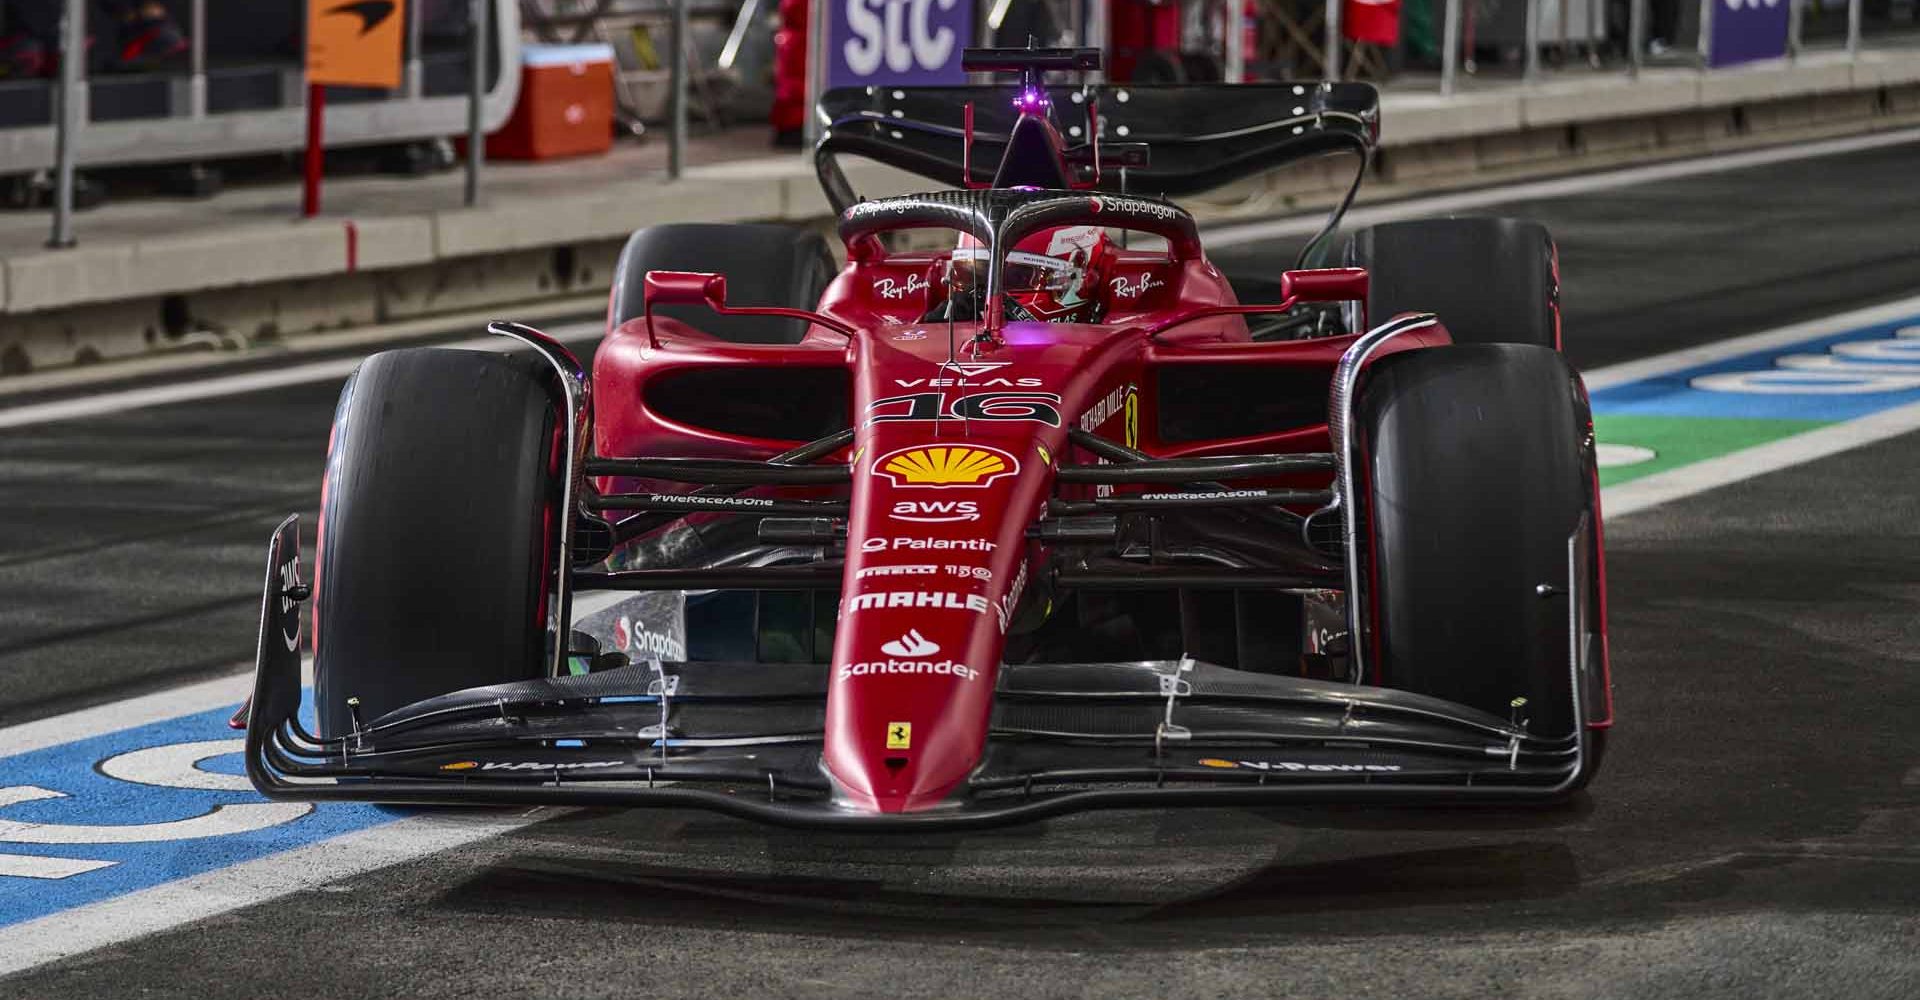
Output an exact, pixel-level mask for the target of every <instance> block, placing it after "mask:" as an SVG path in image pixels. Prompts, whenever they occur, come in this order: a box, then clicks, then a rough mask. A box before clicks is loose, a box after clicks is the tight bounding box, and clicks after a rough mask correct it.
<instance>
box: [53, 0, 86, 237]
mask: <svg viewBox="0 0 1920 1000" xmlns="http://www.w3.org/2000/svg"><path fill="white" fill-rule="evenodd" d="M87 2H88V0H67V2H66V4H65V5H64V6H65V10H64V11H63V12H62V13H61V15H60V91H59V95H58V98H57V100H58V101H59V107H58V111H59V116H58V117H56V118H55V119H54V123H53V127H54V133H53V144H54V153H53V160H54V167H53V173H54V179H53V235H52V236H51V237H49V238H48V240H47V246H50V247H56V248H57V247H70V246H72V245H73V185H74V180H75V178H74V173H73V161H74V155H75V151H74V142H75V141H76V140H78V139H79V134H78V133H79V131H80V128H81V125H82V113H83V112H84V111H85V110H86V96H85V95H84V94H83V93H81V87H82V84H81V82H80V70H81V67H83V66H85V65H86V62H87Z"/></svg>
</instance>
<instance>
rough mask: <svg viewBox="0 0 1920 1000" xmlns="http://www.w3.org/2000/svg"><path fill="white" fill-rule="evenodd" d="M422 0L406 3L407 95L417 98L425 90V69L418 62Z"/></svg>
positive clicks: (424, 92) (423, 3)
mask: <svg viewBox="0 0 1920 1000" xmlns="http://www.w3.org/2000/svg"><path fill="white" fill-rule="evenodd" d="M424 6H426V3H425V2H424V0H413V2H412V3H409V4H407V96H408V97H411V98H414V99H415V100H418V99H419V98H420V97H422V96H424V95H425V94H426V92H427V78H426V69H425V67H423V66H422V65H421V63H420V8H422V7H424Z"/></svg>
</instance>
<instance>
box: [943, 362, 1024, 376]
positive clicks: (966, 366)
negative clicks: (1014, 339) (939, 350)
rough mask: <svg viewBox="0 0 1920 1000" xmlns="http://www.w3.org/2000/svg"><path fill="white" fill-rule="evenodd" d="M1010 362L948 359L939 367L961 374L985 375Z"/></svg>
mask: <svg viewBox="0 0 1920 1000" xmlns="http://www.w3.org/2000/svg"><path fill="white" fill-rule="evenodd" d="M1012 363H1013V362H1011V361H949V362H947V363H945V364H943V365H941V366H940V367H941V368H942V369H943V370H946V371H956V372H959V373H960V374H962V375H985V374H986V373H988V372H990V371H993V370H994V369H996V368H1005V367H1007V366H1008V365H1010V364H1012Z"/></svg>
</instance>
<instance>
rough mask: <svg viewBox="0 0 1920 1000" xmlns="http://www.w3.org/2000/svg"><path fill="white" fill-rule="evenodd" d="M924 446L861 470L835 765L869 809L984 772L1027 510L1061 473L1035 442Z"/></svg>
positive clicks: (828, 753) (926, 799)
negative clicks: (982, 765)
mask: <svg viewBox="0 0 1920 1000" xmlns="http://www.w3.org/2000/svg"><path fill="white" fill-rule="evenodd" d="M923 435H924V431H923V432H922V433H920V434H914V435H913V436H912V437H909V438H907V441H908V442H912V441H914V440H915V439H918V441H919V443H896V442H898V441H899V438H894V439H893V440H888V441H885V442H884V443H885V444H887V445H892V447H874V448H872V449H871V450H870V451H869V452H868V454H871V455H873V457H872V458H869V459H867V460H866V461H865V462H861V463H856V466H855V469H854V477H853V479H854V481H853V489H852V507H851V510H850V512H849V514H850V516H849V519H848V531H847V563H846V569H845V577H844V580H843V583H842V587H841V593H842V597H841V602H840V620H839V626H838V628H837V630H836V633H835V636H834V654H833V679H832V681H831V686H830V687H829V689H828V693H827V736H826V748H825V753H824V757H825V762H826V766H827V770H828V772H829V773H830V774H831V775H832V776H833V779H834V783H835V785H836V791H837V793H838V794H839V796H840V798H841V800H842V801H843V802H844V803H846V804H847V805H849V806H851V807H853V808H858V809H867V810H874V811H879V812H904V811H910V810H916V809H925V808H930V807H932V806H934V805H937V804H939V803H941V802H943V801H945V800H946V799H948V798H950V797H951V796H952V795H953V793H954V792H955V790H956V789H958V788H960V787H961V786H962V785H963V784H964V783H965V782H966V780H967V776H968V775H969V774H970V773H972V771H973V769H974V767H975V766H976V765H978V763H979V761H980V756H981V754H982V752H983V750H984V747H985V744H986V738H987V727H988V723H989V721H990V718H991V716H992V712H993V688H994V681H995V678H996V676H997V674H998V669H999V665H1000V656H1001V650H1002V647H1003V646H1004V644H1005V641H1006V622H1007V616H1008V613H1009V611H1010V610H1011V609H1012V607H1013V606H1014V603H1015V602H1016V601H1018V600H1019V594H1020V591H1021V590H1022V589H1023V588H1024V587H1025V586H1026V576H1027V558H1028V552H1027V540H1026V519H1025V518H1024V517H1022V516H1019V514H1018V513H1016V512H1026V511H1031V510H1033V509H1035V505H1036V504H1037V503H1038V502H1039V495H1040V493H1041V491H1042V490H1043V489H1044V488H1045V484H1046V480H1047V479H1048V478H1049V475H1050V473H1049V471H1048V469H1049V465H1050V463H1049V462H1048V461H1046V460H1044V459H1042V458H1040V457H1039V454H1040V453H1041V452H1042V451H1043V450H1047V449H1046V446H1045V445H1042V444H1039V443H1038V442H1037V441H1036V440H1035V439H1034V437H1033V436H1031V435H1027V436H1024V437H1021V436H1014V435H1011V434H1008V435H995V436H994V437H992V438H987V437H986V436H984V435H977V436H973V437H969V438H966V439H962V440H955V441H946V440H941V439H938V438H934V439H932V440H928V438H927V437H926V436H923ZM890 436H891V435H888V434H883V433H876V434H875V437H876V438H885V437H890ZM901 436H902V437H905V436H906V435H901Z"/></svg>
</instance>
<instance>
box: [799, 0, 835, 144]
mask: <svg viewBox="0 0 1920 1000" xmlns="http://www.w3.org/2000/svg"><path fill="white" fill-rule="evenodd" d="M832 2H834V0H811V2H809V3H808V4H807V72H806V78H807V97H806V108H805V109H804V110H803V111H802V112H801V115H800V134H801V136H803V137H804V140H805V141H804V142H802V143H801V151H800V155H801V156H803V157H805V158H807V160H809V161H811V160H812V159H813V144H814V143H816V142H819V141H820V116H819V114H818V113H817V112H816V111H815V110H814V108H815V107H816V106H817V105H818V104H819V103H820V95H821V94H823V93H825V92H826V82H825V81H826V79H827V39H826V34H827V4H829V3H832Z"/></svg>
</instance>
